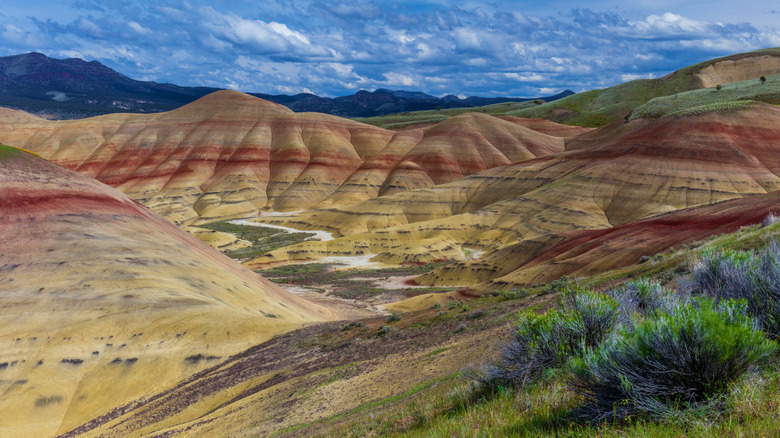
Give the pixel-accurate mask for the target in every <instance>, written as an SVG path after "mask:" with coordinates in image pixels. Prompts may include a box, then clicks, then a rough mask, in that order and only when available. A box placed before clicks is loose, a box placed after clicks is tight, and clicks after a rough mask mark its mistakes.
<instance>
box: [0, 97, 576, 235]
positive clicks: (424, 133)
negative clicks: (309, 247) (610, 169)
mask: <svg viewBox="0 0 780 438" xmlns="http://www.w3.org/2000/svg"><path fill="white" fill-rule="evenodd" d="M0 114H1V115H2V116H3V117H2V119H0V141H2V142H5V143H6V144H10V145H13V146H17V147H23V148H25V149H28V150H30V151H33V152H35V153H37V154H39V155H41V156H42V157H44V158H46V159H49V160H52V161H53V162H55V163H58V164H60V165H62V166H65V167H67V168H70V169H74V170H76V171H78V172H80V173H82V174H85V175H87V176H90V177H93V178H96V179H97V180H99V181H101V182H104V183H106V184H108V185H111V186H113V187H116V188H118V189H119V190H121V191H123V192H124V193H126V194H128V195H129V196H130V197H132V198H134V199H136V200H138V201H139V202H141V203H142V204H144V205H146V206H147V207H149V208H151V209H152V210H154V211H156V212H157V213H159V214H162V215H163V216H165V217H166V218H168V219H170V220H172V221H174V222H176V223H179V224H192V223H204V222H209V221H215V220H221V219H226V218H236V217H247V216H254V215H256V214H257V213H258V212H259V211H261V210H265V211H282V212H289V211H299V210H305V209H309V208H315V207H318V206H324V205H340V204H344V203H354V202H357V201H362V200H365V199H370V198H373V197H376V196H379V195H384V194H389V193H395V192H398V191H404V190H409V189H415V188H421V187H429V186H432V185H434V184H441V183H446V182H451V181H454V180H456V179H458V178H461V177H463V176H465V175H468V174H470V173H473V172H477V171H481V170H485V169H488V168H491V167H495V166H501V165H506V164H510V163H516V162H519V161H523V160H527V159H529V158H534V157H538V156H541V155H547V154H552V153H555V152H560V151H562V150H563V148H564V137H563V136H571V135H574V134H576V133H580V132H584V131H585V130H583V129H579V130H574V131H572V130H570V129H567V130H565V131H561V132H562V133H563V134H561V136H557V135H556V136H554V135H549V134H544V133H541V132H538V131H534V130H533V129H531V128H528V127H526V126H524V125H523V123H524V122H517V121H516V120H502V119H499V118H495V117H492V116H488V115H482V114H477V115H474V114H463V115H460V116H457V117H455V118H453V119H452V120H448V121H446V122H444V123H442V125H441V126H432V127H429V128H426V129H416V130H406V131H399V132H396V131H390V130H386V129H382V128H378V127H374V126H371V125H366V124H362V123H358V122H354V121H350V120H346V119H340V118H337V117H334V116H328V115H324V114H315V113H293V112H292V111H291V110H289V109H287V108H285V107H283V106H281V105H277V104H274V103H271V102H268V101H264V100H262V99H258V98H255V97H251V96H249V95H246V94H242V93H239V92H235V91H219V92H216V93H213V94H210V95H208V96H206V97H204V98H201V99H199V100H198V101H196V102H193V103H191V104H189V105H186V106H184V107H182V108H179V109H177V110H174V111H170V112H167V113H160V114H149V115H147V114H144V115H141V114H112V115H106V116H100V117H95V118H90V119H83V120H74V121H47V120H43V119H39V118H35V117H32V116H29V115H27V114H24V113H20V112H17V111H13V110H0Z"/></svg>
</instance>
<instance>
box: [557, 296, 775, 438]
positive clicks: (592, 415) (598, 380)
mask: <svg viewBox="0 0 780 438" xmlns="http://www.w3.org/2000/svg"><path fill="white" fill-rule="evenodd" d="M744 310H745V306H744V304H743V303H739V302H736V301H722V302H721V303H720V304H719V305H718V306H715V305H714V304H713V302H712V301H711V300H707V299H701V300H698V301H695V302H692V303H690V304H687V305H682V306H680V307H678V308H677V309H675V310H674V312H673V313H666V312H656V313H655V314H653V317H650V318H647V319H645V320H643V321H641V322H639V323H638V324H636V327H635V328H634V329H632V330H628V329H625V328H624V329H622V330H620V331H618V332H617V333H615V334H614V335H613V336H612V337H610V339H609V341H608V342H605V343H604V345H601V346H600V348H598V349H594V350H592V351H589V352H588V353H587V354H586V355H584V357H583V358H582V359H579V360H576V359H575V360H574V361H573V365H572V367H571V368H572V370H573V376H574V378H573V383H572V385H573V388H574V392H575V393H576V394H577V395H578V396H580V397H581V398H582V404H581V405H580V406H579V407H577V408H576V409H575V410H574V412H573V416H574V417H576V418H579V419H582V420H585V421H588V422H591V423H595V424H601V423H604V422H614V421H615V420H626V419H630V418H634V417H641V418H670V417H672V416H673V414H675V413H677V411H679V410H685V409H692V408H701V407H704V406H706V407H707V408H708V409H710V410H716V409H718V407H716V405H717V404H718V403H720V402H721V397H722V396H723V395H725V394H726V393H727V392H728V391H729V389H730V385H731V383H732V382H734V381H735V380H737V379H738V378H740V377H741V376H742V375H744V374H745V373H746V372H748V371H749V370H751V369H753V368H755V367H756V366H757V365H761V364H763V363H765V362H766V361H767V359H768V358H769V357H770V356H771V355H773V354H774V353H775V352H776V350H777V346H776V344H775V343H774V342H772V341H769V340H767V339H766V337H765V336H764V334H763V333H762V332H761V331H760V330H758V329H756V328H755V326H754V324H753V321H752V319H750V317H748V316H746V315H745V314H744Z"/></svg>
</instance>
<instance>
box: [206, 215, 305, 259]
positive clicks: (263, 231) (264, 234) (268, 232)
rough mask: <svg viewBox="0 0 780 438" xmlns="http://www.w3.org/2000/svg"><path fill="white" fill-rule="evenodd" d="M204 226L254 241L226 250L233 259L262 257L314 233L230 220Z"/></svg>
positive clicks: (226, 253) (301, 240)
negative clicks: (290, 231)
mask: <svg viewBox="0 0 780 438" xmlns="http://www.w3.org/2000/svg"><path fill="white" fill-rule="evenodd" d="M201 227H202V228H207V229H209V230H214V231H220V232H223V233H229V234H233V235H235V236H236V237H238V238H239V239H243V240H247V241H249V242H252V246H248V247H246V248H241V249H236V250H232V251H225V252H224V253H225V255H227V256H228V257H230V258H232V259H237V260H246V259H250V258H254V257H260V256H262V255H263V254H266V253H268V252H270V251H273V250H275V249H279V248H283V247H285V246H290V245H295V244H296V243H300V242H303V241H304V240H309V239H311V238H312V237H313V236H314V235H315V234H314V233H306V232H300V233H288V232H286V231H284V230H280V229H278V228H268V227H263V226H253V225H237V224H232V223H230V222H229V221H222V222H214V223H210V224H206V225H201Z"/></svg>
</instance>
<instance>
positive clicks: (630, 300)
mask: <svg viewBox="0 0 780 438" xmlns="http://www.w3.org/2000/svg"><path fill="white" fill-rule="evenodd" d="M609 296H610V297H612V299H614V300H615V302H617V304H618V309H619V311H620V312H619V317H618V321H619V322H620V324H621V325H622V326H623V327H625V328H626V329H628V330H631V329H633V327H634V319H635V318H636V315H640V316H642V317H648V316H652V315H653V314H654V313H655V312H667V313H668V312H672V311H674V309H676V308H677V306H678V305H679V304H680V302H681V300H684V298H682V297H681V296H679V295H676V294H675V293H674V292H672V291H669V290H667V289H665V288H664V287H663V286H661V285H660V284H658V283H656V282H654V281H650V280H648V279H646V278H640V279H638V280H632V281H629V282H627V283H626V284H624V285H623V286H621V287H619V288H615V289H612V290H610V291H609Z"/></svg>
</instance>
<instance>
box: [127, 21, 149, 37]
mask: <svg viewBox="0 0 780 438" xmlns="http://www.w3.org/2000/svg"><path fill="white" fill-rule="evenodd" d="M127 25H128V26H130V29H133V30H134V31H136V32H138V33H139V34H141V35H147V34H150V33H152V30H151V29H147V28H145V27H143V26H141V25H140V24H138V23H136V22H135V21H131V22H130V23H128V24H127Z"/></svg>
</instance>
